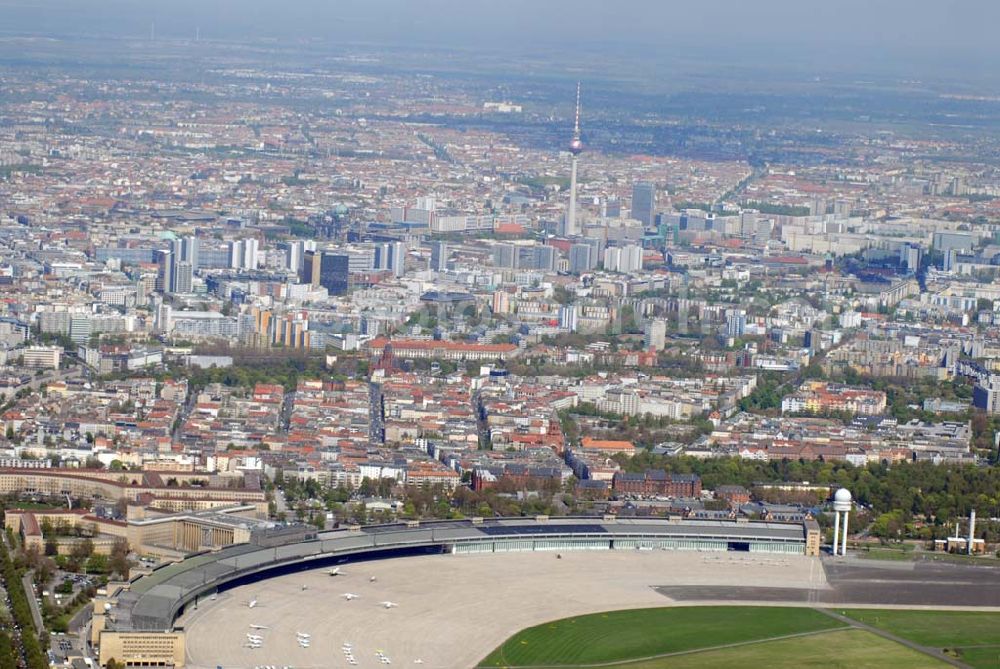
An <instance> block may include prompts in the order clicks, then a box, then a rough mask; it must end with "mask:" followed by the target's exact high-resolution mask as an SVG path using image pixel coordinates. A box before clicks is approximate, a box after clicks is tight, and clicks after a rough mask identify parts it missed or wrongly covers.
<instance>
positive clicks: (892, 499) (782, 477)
mask: <svg viewBox="0 0 1000 669" xmlns="http://www.w3.org/2000/svg"><path fill="white" fill-rule="evenodd" d="M616 459H617V460H618V462H619V464H621V465H622V467H623V468H624V469H625V470H627V471H632V472H639V471H644V470H646V469H665V470H667V471H669V472H675V473H681V474H683V473H693V474H698V475H699V476H700V477H701V479H702V484H703V485H704V487H705V488H708V489H712V488H715V487H717V486H719V485H725V484H736V485H742V486H745V487H747V488H751V487H753V485H754V484H756V483H769V482H787V481H809V482H811V483H818V484H829V485H830V486H837V487H845V488H847V489H848V490H850V491H851V494H852V495H853V496H854V499H855V500H856V501H858V502H859V503H860V504H863V505H865V506H868V507H871V508H872V510H873V511H874V513H875V514H882V513H888V512H890V511H894V510H899V511H900V512H901V513H902V514H903V518H904V519H906V520H909V519H913V518H918V517H919V518H923V519H924V520H925V521H926V522H929V523H932V524H936V525H941V524H947V523H948V522H949V521H951V520H952V519H954V518H958V517H965V516H968V515H969V511H971V510H972V509H975V510H976V513H978V514H979V516H980V517H992V518H995V517H998V516H1000V468H995V467H979V466H975V465H958V464H933V463H931V462H926V461H924V462H901V463H895V464H893V465H891V466H889V465H885V464H881V463H878V464H875V463H873V464H869V465H868V466H866V467H855V466H854V465H851V464H850V463H847V462H823V461H815V462H804V461H800V460H780V461H770V462H760V461H755V460H744V459H741V458H709V459H706V460H701V459H698V458H691V457H668V456H657V455H653V454H651V453H645V452H644V453H638V454H636V455H634V456H632V457H628V456H621V455H619V456H617V457H616Z"/></svg>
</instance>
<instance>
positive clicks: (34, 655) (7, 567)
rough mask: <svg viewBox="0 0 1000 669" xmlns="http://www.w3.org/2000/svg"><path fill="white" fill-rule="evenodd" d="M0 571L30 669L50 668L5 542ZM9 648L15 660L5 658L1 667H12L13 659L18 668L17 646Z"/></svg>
mask: <svg viewBox="0 0 1000 669" xmlns="http://www.w3.org/2000/svg"><path fill="white" fill-rule="evenodd" d="M0 570H2V572H3V582H4V587H5V588H6V590H7V598H8V599H9V601H10V612H11V615H12V616H13V617H14V623H15V624H16V625H17V626H18V627H19V628H20V629H21V650H22V652H23V653H24V659H25V661H26V662H27V665H28V669H45V668H46V667H48V666H49V662H48V659H47V658H46V657H45V653H44V652H43V651H42V646H41V643H39V641H38V637H37V636H36V635H35V623H34V621H33V619H32V617H31V608H30V607H29V605H28V596H27V595H26V594H25V593H24V588H23V587H21V577H20V574H18V571H17V569H16V568H15V567H14V562H13V561H12V560H11V559H10V553H9V552H8V551H7V546H6V544H4V543H3V542H0ZM3 647H6V644H3V643H2V642H0V648H3ZM9 648H10V649H11V650H12V651H13V658H10V655H6V656H4V659H3V660H0V666H10V664H9V659H8V658H10V659H13V661H14V663H15V665H14V666H16V664H17V661H18V657H17V654H16V651H17V648H16V645H15V644H14V643H11V644H10V646H9Z"/></svg>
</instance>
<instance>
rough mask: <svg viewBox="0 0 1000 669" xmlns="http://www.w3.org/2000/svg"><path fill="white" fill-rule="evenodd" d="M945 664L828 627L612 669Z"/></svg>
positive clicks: (918, 667)
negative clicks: (803, 634)
mask: <svg viewBox="0 0 1000 669" xmlns="http://www.w3.org/2000/svg"><path fill="white" fill-rule="evenodd" d="M947 666H948V665H947V664H945V663H944V662H940V661H938V660H935V659H934V658H932V657H928V656H927V655H924V654H923V653H918V652H917V651H915V650H910V649H909V648H906V647H905V646H900V645H899V644H896V643H893V642H892V641H887V640H886V639H883V638H881V637H878V636H875V635H874V634H871V633H869V632H865V631H863V630H834V631H830V632H823V633H821V634H816V635H810V636H806V637H799V638H796V639H782V640H780V641H764V642H761V643H755V644H752V645H748V646H739V647H737V648H725V649H722V650H708V651H704V652H695V653H691V654H686V655H678V656H675V657H665V658H661V659H659V660H649V661H647V662H634V663H631V664H622V665H617V667H616V669H695V668H697V669H704V668H705V667H712V669H729V668H730V667H731V668H732V669H746V668H747V667H767V669H795V668H796V667H822V668H823V669H831V668H836V667H843V668H844V669H847V668H848V667H850V668H851V669H856V668H857V667H878V668H879V669H924V668H926V669H931V668H937V667H947Z"/></svg>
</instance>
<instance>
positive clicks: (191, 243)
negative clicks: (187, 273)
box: [180, 236, 200, 270]
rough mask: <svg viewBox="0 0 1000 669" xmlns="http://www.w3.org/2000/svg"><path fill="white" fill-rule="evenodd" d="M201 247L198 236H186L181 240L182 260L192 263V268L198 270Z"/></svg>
mask: <svg viewBox="0 0 1000 669" xmlns="http://www.w3.org/2000/svg"><path fill="white" fill-rule="evenodd" d="M199 249H200V244H199V242H198V238H197V237H194V236H191V237H184V238H183V239H182V240H181V257H180V260H181V261H182V262H188V263H191V269H192V270H196V269H198V267H199V265H198V254H199Z"/></svg>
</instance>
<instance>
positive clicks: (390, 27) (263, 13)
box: [0, 0, 1000, 76]
mask: <svg viewBox="0 0 1000 669" xmlns="http://www.w3.org/2000/svg"><path fill="white" fill-rule="evenodd" d="M152 22H155V23H156V32H157V35H159V36H162V37H169V36H185V37H187V36H191V35H193V34H194V31H195V28H196V27H198V28H200V30H201V35H202V36H203V37H204V38H206V39H212V38H224V39H244V38H259V37H278V38H283V39H294V38H296V37H308V38H328V39H330V40H331V41H336V42H344V41H359V42H380V43H388V44H398V45H401V46H411V45H438V46H442V47H449V46H454V47H463V48H468V47H477V46H478V47H483V48H488V49H511V50H514V51H518V52H520V51H524V50H534V49H537V48H538V47H540V46H545V47H559V48H567V49H569V48H572V47H573V46H575V47H578V48H580V49H583V50H586V51H588V52H590V53H594V52H595V51H596V52H599V51H600V50H602V49H611V48H614V49H616V50H621V49H625V48H628V49H633V50H635V51H636V52H638V53H639V54H640V55H642V54H648V55H649V56H650V57H651V58H655V57H657V56H670V57H676V56H678V55H691V56H695V57H701V56H704V55H716V56H718V58H719V59H720V60H722V61H734V62H746V63H748V64H751V65H756V64H760V65H767V64H768V63H769V62H774V63H786V64H788V63H794V62H801V63H803V64H805V65H808V66H813V65H824V64H827V65H830V66H831V67H834V68H836V69H839V68H840V67H845V68H847V69H858V70H859V71H864V70H865V69H867V68H870V69H871V70H872V71H878V70H883V71H884V70H897V71H901V72H907V71H914V70H915V71H918V72H919V70H920V68H923V67H933V69H934V70H936V71H938V72H941V73H947V72H949V71H951V72H955V73H956V74H960V75H963V76H965V75H970V74H971V75H972V76H975V74H976V72H975V71H976V70H977V69H981V70H982V71H983V73H984V74H985V73H987V72H992V71H994V70H996V69H997V65H998V64H1000V40H997V39H996V35H995V31H996V28H997V26H998V25H1000V2H998V1H997V0H933V1H930V0H826V1H824V2H817V1H815V0H686V1H684V2H676V1H674V0H489V1H486V0H278V1H275V0H0V31H2V32H18V33H25V32H31V33H56V34H71V33H77V34H82V33H89V34H97V33H99V34H108V35H121V36H127V35H132V36H139V35H146V34H148V33H149V26H150V23H152Z"/></svg>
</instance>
